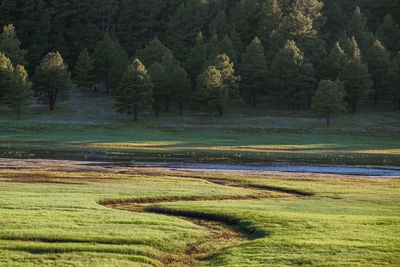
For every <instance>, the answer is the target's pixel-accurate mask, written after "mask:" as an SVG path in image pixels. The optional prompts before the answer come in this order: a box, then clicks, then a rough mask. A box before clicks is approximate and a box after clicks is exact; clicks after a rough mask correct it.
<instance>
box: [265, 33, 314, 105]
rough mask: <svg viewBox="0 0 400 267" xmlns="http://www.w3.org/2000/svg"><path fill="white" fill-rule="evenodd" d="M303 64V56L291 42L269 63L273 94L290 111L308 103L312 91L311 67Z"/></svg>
mask: <svg viewBox="0 0 400 267" xmlns="http://www.w3.org/2000/svg"><path fill="white" fill-rule="evenodd" d="M303 64H304V54H303V52H302V51H301V50H300V49H299V48H298V47H297V46H296V43H295V42H294V41H292V40H288V41H287V42H286V44H285V46H284V47H283V48H282V49H281V50H280V51H279V53H277V54H276V56H275V58H274V60H273V61H272V63H271V70H270V73H271V77H272V81H273V86H274V90H275V94H276V95H277V97H279V98H280V100H281V101H282V102H283V103H286V104H287V105H288V106H289V109H290V110H294V109H297V108H299V107H300V105H302V104H304V103H307V102H308V96H309V95H310V91H309V90H311V91H312V90H313V89H312V87H313V84H314V83H315V81H314V77H313V75H314V70H313V68H312V66H311V65H305V64H304V65H303ZM299 85H300V86H299Z"/></svg>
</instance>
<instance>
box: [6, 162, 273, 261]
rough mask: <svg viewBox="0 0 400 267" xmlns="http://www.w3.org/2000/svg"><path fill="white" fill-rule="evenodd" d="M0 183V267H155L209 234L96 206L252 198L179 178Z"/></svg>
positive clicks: (40, 176) (81, 177)
mask: <svg viewBox="0 0 400 267" xmlns="http://www.w3.org/2000/svg"><path fill="white" fill-rule="evenodd" d="M0 177H1V178H0V192H1V194H0V264H1V265H5V266H10V265H11V266H13V265H15V266H21V265H29V264H40V265H46V264H48V265H54V264H56V265H70V264H71V265H92V264H93V265H101V266H104V265H103V264H105V265H107V264H109V265H115V266H124V265H126V264H133V263H137V262H142V263H148V264H151V265H159V264H160V260H161V259H163V258H165V257H167V255H168V254H171V253H172V254H178V255H179V254H181V253H182V252H183V251H185V249H186V244H188V243H193V242H195V241H198V240H201V239H202V238H205V236H206V235H208V234H209V233H208V232H207V231H205V229H202V228H201V227H198V226H196V225H194V224H192V223H189V222H187V221H184V220H181V219H178V218H175V217H169V216H163V215H155V214H149V213H131V212H125V211H118V210H113V209H109V208H105V207H103V206H101V205H99V204H97V202H99V201H101V200H121V199H144V198H161V197H162V198H165V199H168V198H169V197H170V198H173V197H189V196H198V197H205V198H218V197H219V198H221V197H222V196H226V197H230V196H241V195H242V196H244V195H254V191H252V190H246V189H244V190H243V189H238V188H232V187H224V186H219V185H215V184H211V183H208V182H205V181H203V180H198V179H189V178H186V179H182V178H177V177H162V176H155V177H154V176H144V175H120V174H112V173H79V172H78V173H76V172H73V173H69V172H68V173H67V172H49V171H47V172H44V171H34V170H2V171H1V172H0ZM273 194H274V193H271V196H272V195H273ZM100 259H104V261H102V260H100Z"/></svg>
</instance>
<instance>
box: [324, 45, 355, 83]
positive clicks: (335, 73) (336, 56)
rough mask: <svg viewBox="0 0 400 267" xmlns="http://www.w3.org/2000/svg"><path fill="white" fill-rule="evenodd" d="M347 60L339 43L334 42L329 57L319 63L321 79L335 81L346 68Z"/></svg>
mask: <svg viewBox="0 0 400 267" xmlns="http://www.w3.org/2000/svg"><path fill="white" fill-rule="evenodd" d="M347 60H348V59H347V56H346V54H345V52H344V51H343V49H342V47H341V46H340V43H339V42H336V44H335V46H334V47H333V48H332V50H331V52H330V53H329V55H328V56H327V57H326V58H325V59H324V60H323V61H322V62H321V66H320V76H321V78H322V79H329V80H331V81H335V80H336V79H337V78H338V77H339V74H340V73H341V72H342V70H343V68H344V67H345V66H346V64H347Z"/></svg>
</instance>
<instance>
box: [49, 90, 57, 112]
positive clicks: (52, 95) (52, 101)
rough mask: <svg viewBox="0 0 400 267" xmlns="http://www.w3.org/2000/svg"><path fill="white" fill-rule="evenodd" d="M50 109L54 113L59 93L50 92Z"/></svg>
mask: <svg viewBox="0 0 400 267" xmlns="http://www.w3.org/2000/svg"><path fill="white" fill-rule="evenodd" d="M48 96H49V108H50V111H54V110H55V108H56V99H57V93H56V92H49V93H48Z"/></svg>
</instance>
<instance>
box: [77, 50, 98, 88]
mask: <svg viewBox="0 0 400 267" xmlns="http://www.w3.org/2000/svg"><path fill="white" fill-rule="evenodd" d="M73 74H74V75H73V80H74V81H75V82H76V84H77V85H78V86H80V87H83V88H90V90H92V87H93V81H94V79H95V76H96V75H95V74H94V69H93V64H92V59H91V57H90V55H89V51H88V50H87V48H85V49H84V50H82V52H81V53H80V54H79V57H78V59H77V61H76V64H75V68H74V72H73Z"/></svg>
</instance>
